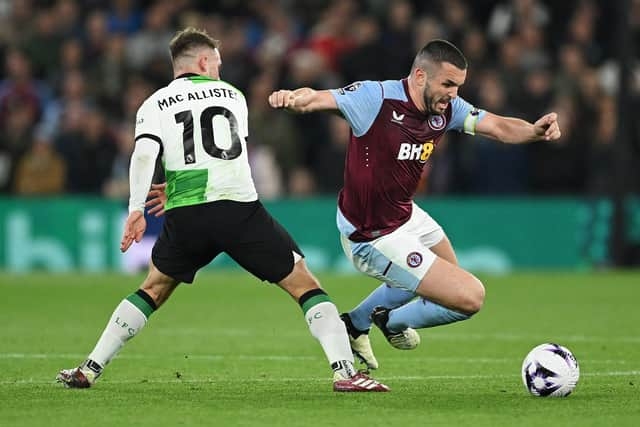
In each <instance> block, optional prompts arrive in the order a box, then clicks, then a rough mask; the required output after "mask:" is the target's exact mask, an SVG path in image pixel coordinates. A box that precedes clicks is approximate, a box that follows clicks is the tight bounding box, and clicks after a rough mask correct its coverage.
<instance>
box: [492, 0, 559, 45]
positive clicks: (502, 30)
mask: <svg viewBox="0 0 640 427" xmlns="http://www.w3.org/2000/svg"><path fill="white" fill-rule="evenodd" d="M549 19H550V17H549V10H548V9H547V6H546V5H545V4H544V3H543V2H542V1H540V0H510V1H504V2H500V3H498V4H497V5H496V6H495V7H494V8H493V11H492V13H491V17H490V18H489V25H488V28H487V32H488V34H489V37H490V38H491V39H492V40H494V41H502V40H504V39H505V38H507V37H508V36H509V35H511V34H513V32H514V29H516V28H518V27H519V26H520V25H522V23H524V22H529V23H531V24H533V25H534V26H536V27H544V26H545V25H546V24H547V23H548V22H549Z"/></svg>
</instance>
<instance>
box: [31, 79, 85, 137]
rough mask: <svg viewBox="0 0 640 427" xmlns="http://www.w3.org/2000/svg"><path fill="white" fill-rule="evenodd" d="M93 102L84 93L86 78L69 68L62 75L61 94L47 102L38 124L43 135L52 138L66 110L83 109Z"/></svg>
mask: <svg viewBox="0 0 640 427" xmlns="http://www.w3.org/2000/svg"><path fill="white" fill-rule="evenodd" d="M92 104H93V103H92V101H91V99H90V98H89V97H88V96H87V93H86V79H85V77H84V75H83V74H82V72H81V71H79V70H70V71H69V73H68V74H67V75H65V76H64V82H63V87H62V94H61V95H60V97H59V98H57V99H55V100H54V101H52V102H50V103H49V104H47V108H46V110H45V112H44V116H43V118H42V122H41V125H40V128H41V131H42V132H43V133H44V136H45V137H46V138H49V139H53V138H55V137H56V136H57V134H58V132H59V127H60V122H61V120H62V116H63V115H64V114H65V112H66V110H68V109H70V108H75V111H85V110H87V109H88V108H89V106H91V105H92Z"/></svg>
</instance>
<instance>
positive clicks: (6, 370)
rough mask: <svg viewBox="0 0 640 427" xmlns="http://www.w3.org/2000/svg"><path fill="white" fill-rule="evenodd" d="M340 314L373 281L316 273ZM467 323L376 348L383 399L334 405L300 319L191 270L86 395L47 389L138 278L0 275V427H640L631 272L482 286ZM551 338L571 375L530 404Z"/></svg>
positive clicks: (248, 280)
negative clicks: (573, 361) (530, 372)
mask: <svg viewBox="0 0 640 427" xmlns="http://www.w3.org/2000/svg"><path fill="white" fill-rule="evenodd" d="M319 277H320V279H321V281H322V282H323V285H324V287H325V288H326V289H327V291H328V292H329V294H330V295H331V297H332V298H333V300H334V302H336V304H337V305H338V307H339V309H341V310H343V311H344V310H346V309H349V308H351V307H352V306H353V305H354V304H356V303H357V302H358V301H359V299H360V298H362V297H363V296H365V295H366V294H367V293H368V292H369V291H371V290H372V289H373V288H374V287H375V286H376V283H375V282H374V281H373V280H371V279H368V278H365V277H362V276H333V275H320V276H319ZM482 278H483V281H484V282H485V285H486V288H487V300H486V303H485V306H484V308H483V310H482V311H481V312H480V313H479V314H478V315H477V316H476V317H475V318H473V319H471V320H469V321H466V322H463V323H460V324H455V325H448V326H444V327H439V328H434V329H426V330H422V331H421V335H422V344H421V345H420V347H419V348H418V349H416V350H414V351H399V350H395V349H392V348H391V347H390V346H389V345H388V344H387V343H386V341H385V340H384V338H383V337H382V335H381V334H380V333H379V331H372V334H371V335H372V336H371V338H372V342H373V345H374V349H375V350H376V352H377V356H378V360H379V361H380V364H381V366H380V369H379V370H378V371H377V372H375V376H376V378H378V379H380V380H383V381H384V382H385V383H387V384H388V385H389V386H391V388H392V389H393V391H392V392H391V393H386V394H336V393H333V392H332V391H331V380H330V374H329V369H328V366H327V363H326V361H325V359H324V356H323V354H322V352H321V348H320V346H319V344H318V343H317V342H316V341H315V340H314V339H313V338H312V337H311V336H310V334H309V331H308V328H307V326H306V325H305V322H304V320H303V318H302V312H301V310H300V308H299V307H298V306H297V305H296V304H294V303H293V302H292V301H291V300H290V299H289V297H288V296H287V295H286V294H284V292H282V291H281V290H279V289H276V288H275V287H273V286H271V285H267V284H262V283H260V282H258V281H257V280H256V279H255V278H253V277H251V276H249V275H248V274H243V273H225V274H222V273H220V274H200V275H199V276H198V278H197V280H196V284H195V285H193V286H182V287H180V288H179V289H178V290H177V291H176V293H175V294H174V295H173V297H172V298H171V300H169V302H168V303H167V304H166V305H165V306H164V307H163V308H162V309H161V310H160V311H158V312H157V313H155V314H154V315H153V316H152V317H151V320H150V322H149V323H148V324H147V326H146V328H145V329H144V330H143V331H142V333H141V334H140V335H139V336H138V337H136V338H135V339H134V340H133V341H131V342H130V343H129V344H128V345H127V346H126V347H125V349H124V350H123V351H122V352H121V354H120V355H119V356H118V357H117V358H116V359H115V360H114V361H113V362H112V363H111V364H110V365H109V366H108V368H107V369H106V371H105V374H104V375H103V377H102V378H101V380H100V381H99V382H98V384H97V385H96V386H95V387H94V388H92V389H90V390H67V389H64V388H63V387H62V386H61V385H60V384H55V383H54V381H53V378H54V377H55V375H56V373H57V371H58V370H59V369H60V368H69V367H73V366H76V365H77V364H78V363H79V362H80V361H81V360H82V359H83V358H84V357H85V356H86V354H87V353H88V352H89V351H90V350H91V348H92V347H93V345H94V343H95V341H96V339H97V338H98V335H99V333H100V332H101V331H102V329H103V327H104V325H105V323H106V321H107V319H108V317H109V316H110V315H111V312H112V310H113V308H114V307H115V306H116V305H117V304H118V303H119V301H120V300H121V299H122V298H123V297H124V296H126V295H127V294H128V293H130V292H131V291H132V290H134V289H136V288H137V286H138V283H139V281H140V280H141V277H140V276H135V277H131V276H119V275H45V274H36V275H9V274H4V273H3V274H1V275H0V292H1V300H0V301H1V302H0V307H1V310H0V324H1V325H2V327H1V328H0V425H1V426H22V425H25V426H27V425H28V426H47V427H50V426H56V425H65V426H133V425H135V426H153V427H159V426H181V425H183V426H195V425H207V426H272V425H273V426H315V427H322V426H414V425H420V426H423V425H426V426H434V425H447V426H451V425H468V426H473V427H480V426H529V425H540V426H548V425H554V426H567V425H576V426H603V425H612V426H613V425H615V426H616V427H618V426H637V425H640V311H639V310H638V304H639V302H640V273H638V272H617V273H581V274H574V273H535V274H534V273H530V274H525V273H522V274H514V275H509V276H496V277H493V276H484V277H482ZM547 341H551V342H557V343H559V344H562V345H565V346H567V347H569V348H570V349H571V350H572V351H573V352H574V354H575V355H576V357H577V359H578V361H579V363H580V368H581V378H580V382H579V383H578V387H577V388H576V390H575V392H574V394H572V395H571V396H569V397H568V398H564V399H554V398H546V399H545V398H534V397H532V396H529V395H528V394H527V393H526V391H525V390H524V387H523V385H522V382H521V379H520V366H521V363H522V360H523V358H524V356H525V355H526V353H527V352H528V351H529V350H530V349H531V348H533V347H534V346H535V345H537V344H540V343H543V342H547Z"/></svg>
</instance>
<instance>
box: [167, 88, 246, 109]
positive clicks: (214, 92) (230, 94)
mask: <svg viewBox="0 0 640 427" xmlns="http://www.w3.org/2000/svg"><path fill="white" fill-rule="evenodd" d="M207 98H231V99H238V94H237V93H236V92H235V91H233V90H231V89H226V88H212V89H203V90H199V91H196V92H189V93H187V94H186V96H185V95H184V94H181V93H179V94H177V95H175V96H169V97H167V98H164V99H159V100H158V107H159V108H160V110H161V111H162V110H164V109H165V108H168V107H170V106H172V105H173V104H177V103H179V102H183V101H197V100H203V99H207Z"/></svg>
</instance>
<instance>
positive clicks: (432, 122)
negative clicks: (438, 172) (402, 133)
mask: <svg viewBox="0 0 640 427" xmlns="http://www.w3.org/2000/svg"><path fill="white" fill-rule="evenodd" d="M428 123H429V127H430V128H431V129H433V130H442V129H444V126H445V125H446V124H447V120H446V119H445V118H444V116H443V115H442V114H440V115H438V116H430V117H429V121H428Z"/></svg>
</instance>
